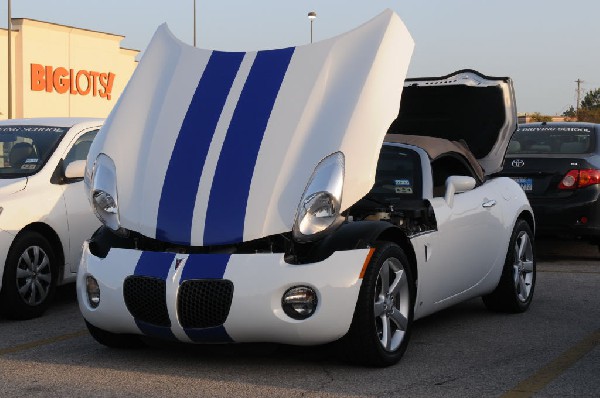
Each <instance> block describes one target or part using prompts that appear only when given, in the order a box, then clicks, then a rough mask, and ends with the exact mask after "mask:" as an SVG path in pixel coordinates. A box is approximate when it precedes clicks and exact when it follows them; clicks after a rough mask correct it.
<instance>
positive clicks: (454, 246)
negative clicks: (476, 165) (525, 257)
mask: <svg viewBox="0 0 600 398" xmlns="http://www.w3.org/2000/svg"><path fill="white" fill-rule="evenodd" d="M432 174H433V184H434V189H433V191H434V198H433V199H432V200H431V205H432V207H433V210H434V212H435V217H436V220H437V225H438V232H437V235H438V236H437V241H438V253H437V256H441V259H442V261H436V262H433V263H432V264H437V267H439V270H438V271H439V272H436V274H437V277H438V278H440V280H443V281H444V283H440V284H437V286H438V288H437V289H436V292H435V293H434V295H433V297H434V302H436V303H438V302H441V301H444V300H447V299H449V298H452V297H455V296H457V295H459V294H460V295H461V296H462V295H463V294H461V293H464V295H468V294H469V293H468V292H467V291H468V290H469V289H471V288H472V287H474V286H475V285H477V283H478V282H480V281H481V280H482V279H483V278H484V277H485V276H486V275H487V274H488V272H489V271H490V270H491V268H492V266H493V264H495V262H496V261H497V260H498V258H499V256H501V255H502V253H503V250H504V248H501V247H500V245H498V237H499V236H500V235H499V234H500V233H501V231H503V227H502V208H501V207H502V206H501V202H500V200H501V199H502V198H501V197H500V193H499V192H495V190H494V186H493V185H494V184H493V183H479V184H478V186H476V187H475V188H474V189H472V190H470V191H467V192H462V193H457V194H455V195H454V200H453V203H452V204H451V205H450V204H449V203H447V202H446V200H445V199H444V197H443V195H444V192H445V188H444V186H445V181H446V179H447V177H449V176H451V175H466V176H471V177H473V178H475V176H474V174H473V173H472V171H471V170H470V168H469V167H468V166H467V163H466V161H465V160H464V159H462V158H461V157H460V156H459V155H458V154H452V155H443V156H441V157H440V158H438V159H436V160H435V161H434V162H432ZM440 251H441V253H440ZM438 260H439V258H438Z"/></svg>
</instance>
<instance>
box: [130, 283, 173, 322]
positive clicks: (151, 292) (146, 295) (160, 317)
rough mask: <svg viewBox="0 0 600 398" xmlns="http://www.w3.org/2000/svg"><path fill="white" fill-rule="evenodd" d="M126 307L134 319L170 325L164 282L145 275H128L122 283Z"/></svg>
mask: <svg viewBox="0 0 600 398" xmlns="http://www.w3.org/2000/svg"><path fill="white" fill-rule="evenodd" d="M123 297H124V299H125V305H126V306H127V309H128V310H129V312H130V313H131V315H133V317H134V318H135V319H136V320H140V321H144V322H146V323H150V324H153V325H157V326H166V327H170V326H171V321H170V319H169V312H168V311H167V302H166V283H165V281H164V280H162V279H157V278H151V277H147V276H130V277H127V278H126V279H125V282H124V283H123Z"/></svg>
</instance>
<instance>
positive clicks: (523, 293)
mask: <svg viewBox="0 0 600 398" xmlns="http://www.w3.org/2000/svg"><path fill="white" fill-rule="evenodd" d="M519 293H520V296H521V297H522V298H523V300H525V299H526V298H527V285H526V284H525V278H523V277H522V276H520V277H519Z"/></svg>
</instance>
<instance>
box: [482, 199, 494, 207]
mask: <svg viewBox="0 0 600 398" xmlns="http://www.w3.org/2000/svg"><path fill="white" fill-rule="evenodd" d="M482 206H483V207H485V208H488V207H494V206H496V201H495V200H494V199H492V200H488V201H487V202H483V204H482Z"/></svg>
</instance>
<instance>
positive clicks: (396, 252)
mask: <svg viewBox="0 0 600 398" xmlns="http://www.w3.org/2000/svg"><path fill="white" fill-rule="evenodd" d="M375 247H376V250H375V253H373V256H372V257H371V260H370V261H369V265H368V266H367V269H366V271H365V275H364V277H363V283H362V286H361V288H360V293H359V295H358V301H357V303H356V308H355V310H354V317H353V319H352V324H351V325H350V330H349V331H348V334H347V335H346V336H344V337H343V338H342V339H341V340H340V349H341V355H342V356H343V357H344V358H345V359H347V360H349V361H350V362H352V363H356V364H361V365H366V366H377V367H384V366H390V365H393V364H395V363H397V362H398V361H399V360H400V358H402V355H403V354H404V352H405V351H406V347H407V345H408V341H409V339H410V333H411V330H412V322H413V313H414V301H415V282H414V278H413V275H412V272H411V268H410V265H409V262H408V260H407V258H406V255H405V254H404V251H403V250H402V249H401V248H400V246H398V245H396V244H394V243H390V242H380V243H377V244H376V246H375ZM386 267H387V269H388V272H389V273H388V282H387V285H388V289H383V291H385V290H387V291H388V292H389V287H393V285H394V281H396V280H398V281H399V288H398V289H397V291H396V292H395V293H394V292H391V293H390V294H387V295H384V293H383V292H382V285H383V284H385V282H383V283H382V277H381V275H383V274H382V270H384V269H385V268H386ZM390 271H391V272H390ZM394 272H395V274H394ZM398 278H400V279H398ZM392 297H393V299H392ZM378 303H379V305H377V304H378ZM376 306H379V307H380V310H381V313H380V315H377V314H376V310H375V307H376ZM398 320H400V321H401V322H399V323H398ZM400 324H402V326H400ZM386 325H387V326H388V328H386V327H385V326H386ZM386 329H387V334H388V338H387V339H386V338H385V335H384V330H386ZM390 335H391V336H392V338H391V339H390V338H389V336H390ZM386 342H387V344H386ZM384 345H385V347H384Z"/></svg>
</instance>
